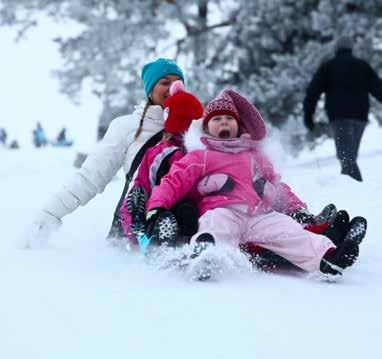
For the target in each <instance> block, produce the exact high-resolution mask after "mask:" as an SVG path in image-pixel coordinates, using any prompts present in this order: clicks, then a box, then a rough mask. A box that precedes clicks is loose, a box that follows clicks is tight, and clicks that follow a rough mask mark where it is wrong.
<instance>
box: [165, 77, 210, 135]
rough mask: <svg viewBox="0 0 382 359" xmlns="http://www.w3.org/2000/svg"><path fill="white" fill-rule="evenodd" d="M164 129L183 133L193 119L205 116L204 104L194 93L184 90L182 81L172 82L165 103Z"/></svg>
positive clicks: (173, 132) (169, 131)
mask: <svg viewBox="0 0 382 359" xmlns="http://www.w3.org/2000/svg"><path fill="white" fill-rule="evenodd" d="M163 107H164V115H165V122H164V129H165V131H166V132H168V133H172V134H174V135H176V134H179V133H182V132H184V131H186V130H187V129H188V127H189V126H190V124H191V122H192V120H196V119H199V118H201V117H202V116H203V106H202V104H201V103H200V101H199V100H198V99H197V98H196V97H195V96H194V95H192V94H190V93H188V92H186V91H184V86H183V83H182V81H180V80H178V81H175V82H173V83H172V85H171V87H170V96H169V97H167V99H166V100H165V102H164V104H163Z"/></svg>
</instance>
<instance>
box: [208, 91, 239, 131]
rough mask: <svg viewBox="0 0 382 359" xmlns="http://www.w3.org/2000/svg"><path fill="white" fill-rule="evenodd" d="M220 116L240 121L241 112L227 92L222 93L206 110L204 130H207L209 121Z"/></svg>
mask: <svg viewBox="0 0 382 359" xmlns="http://www.w3.org/2000/svg"><path fill="white" fill-rule="evenodd" d="M218 115H230V116H232V117H234V118H235V119H236V121H237V122H239V121H240V115H239V111H238V110H237V108H236V106H235V104H234V102H233V100H232V98H231V96H229V95H228V93H227V90H224V91H222V92H221V93H220V94H219V95H218V96H217V97H216V98H214V99H213V100H212V101H210V102H209V103H208V104H207V106H206V107H205V109H204V113H203V128H206V127H207V125H208V121H209V120H210V119H211V118H212V117H214V116H218Z"/></svg>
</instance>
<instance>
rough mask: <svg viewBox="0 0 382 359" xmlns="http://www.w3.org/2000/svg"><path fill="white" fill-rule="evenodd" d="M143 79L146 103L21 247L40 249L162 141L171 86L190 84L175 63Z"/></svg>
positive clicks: (150, 70)
mask: <svg viewBox="0 0 382 359" xmlns="http://www.w3.org/2000/svg"><path fill="white" fill-rule="evenodd" d="M141 77H142V80H143V85H144V91H145V94H146V99H145V102H144V103H142V104H141V105H140V106H137V108H136V109H135V110H134V112H133V113H131V114H130V115H126V116H120V117H118V118H116V119H115V120H113V121H112V123H111V125H110V127H109V128H108V130H107V132H106V134H105V136H104V138H103V139H102V141H100V142H99V143H98V144H97V146H96V148H95V149H94V151H93V152H92V153H90V154H89V156H88V157H87V159H86V160H85V162H84V163H83V165H82V166H81V168H80V169H79V170H78V171H77V173H76V174H75V175H74V176H73V178H72V179H71V180H70V181H69V182H67V183H66V184H65V186H63V187H62V189H61V190H60V191H58V192H57V193H56V194H55V195H54V196H52V198H51V199H50V200H49V201H48V202H47V203H46V204H45V205H44V206H43V208H42V209H41V211H40V212H39V214H38V215H37V216H36V218H35V219H34V221H33V222H32V223H31V225H30V227H29V228H27V230H26V232H25V234H24V236H22V238H21V239H20V242H19V245H20V246H22V247H35V246H39V245H41V243H43V242H45V241H46V240H47V239H48V238H49V236H50V235H51V234H52V232H53V231H54V230H55V229H57V228H58V227H59V226H60V225H61V224H62V221H61V219H62V218H63V217H64V216H66V215H68V214H69V213H71V212H73V211H74V210H76V209H77V208H78V207H79V206H84V205H86V204H87V203H88V202H89V201H90V200H91V199H92V198H94V197H95V196H96V195H97V194H98V193H102V192H103V191H104V189H105V187H106V186H107V185H108V184H109V183H110V181H111V180H112V178H113V177H114V176H115V175H116V173H117V172H118V170H119V169H120V168H121V167H123V170H124V172H125V174H127V175H129V174H130V172H131V170H132V169H131V167H134V166H133V165H134V163H136V162H137V163H138V164H139V162H140V161H137V160H135V161H134V159H136V158H137V159H138V160H139V156H140V155H141V156H142V157H143V154H144V150H147V148H148V147H149V146H153V145H155V144H156V143H158V142H159V141H160V140H161V138H162V133H163V128H164V117H163V107H162V106H163V103H164V101H165V100H166V98H167V97H168V96H169V95H170V93H169V89H170V86H171V84H172V83H173V82H174V81H176V80H182V81H184V77H183V72H182V70H181V69H180V67H179V66H178V65H177V64H176V63H175V62H174V61H172V60H168V59H163V58H160V59H157V60H156V61H153V62H150V63H148V64H146V65H145V66H144V67H143V68H142V74H141ZM127 177H128V176H127ZM125 187H126V186H125ZM121 202H122V201H121ZM118 207H119V206H118ZM116 213H119V208H117V210H116ZM117 220H118V218H116V217H115V221H117ZM115 223H117V222H115ZM113 224H114V222H113Z"/></svg>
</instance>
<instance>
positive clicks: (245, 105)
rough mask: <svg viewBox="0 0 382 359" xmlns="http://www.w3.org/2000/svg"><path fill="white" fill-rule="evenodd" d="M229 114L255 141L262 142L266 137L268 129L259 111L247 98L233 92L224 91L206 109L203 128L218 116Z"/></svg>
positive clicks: (242, 130)
mask: <svg viewBox="0 0 382 359" xmlns="http://www.w3.org/2000/svg"><path fill="white" fill-rule="evenodd" d="M219 114H220V115H222V114H229V115H231V116H233V117H234V118H235V119H236V120H237V121H238V123H239V128H240V130H241V132H247V133H249V134H250V136H251V138H252V139H253V140H255V141H261V140H262V139H264V137H265V135H266V132H267V131H266V128H265V123H264V120H263V118H262V117H261V115H260V113H259V111H257V109H256V107H255V106H253V105H252V104H251V103H250V102H248V100H247V99H246V98H244V97H243V96H241V95H240V94H238V93H237V92H235V91H233V90H228V89H226V90H223V91H222V92H221V93H220V94H219V95H218V96H217V97H216V98H215V99H213V100H212V101H210V102H209V103H208V104H207V106H206V107H205V109H204V114H203V128H206V127H207V124H208V121H209V120H210V119H211V118H212V117H213V116H216V115H219Z"/></svg>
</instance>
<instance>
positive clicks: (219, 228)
mask: <svg viewBox="0 0 382 359" xmlns="http://www.w3.org/2000/svg"><path fill="white" fill-rule="evenodd" d="M203 131H204V132H200V142H199V144H197V146H198V147H197V149H195V148H190V146H187V151H188V153H187V155H186V156H184V157H183V158H182V159H181V160H179V161H177V162H174V163H173V164H172V166H171V169H170V172H169V173H168V174H167V175H166V176H165V177H163V178H162V180H161V183H160V185H159V186H156V187H155V188H154V189H153V191H152V194H151V197H150V199H149V201H148V204H147V210H148V214H147V219H148V221H152V220H155V218H156V217H157V216H158V215H159V214H160V213H163V211H165V210H168V209H170V208H171V207H172V206H173V205H174V204H175V203H176V202H178V201H179V200H180V199H182V198H183V197H184V196H186V195H187V193H189V192H190V190H191V189H192V188H193V187H194V186H195V185H197V184H198V183H199V182H200V180H201V179H202V178H208V176H211V175H214V174H225V175H227V176H228V177H229V178H231V179H232V180H233V188H232V190H231V191H229V192H227V193H215V194H214V193H210V194H206V195H205V196H204V197H203V198H202V199H201V200H200V201H199V203H198V210H199V213H200V215H201V217H200V218H199V230H198V233H196V234H195V235H194V236H193V237H192V239H191V244H192V245H194V247H195V248H197V247H198V246H199V244H201V243H212V244H214V243H219V242H229V243H232V244H233V245H234V246H235V247H237V245H239V244H240V243H242V242H253V243H256V244H258V245H260V246H261V247H263V248H266V249H269V250H271V251H272V252H274V253H276V254H278V255H280V256H282V257H284V258H286V259H287V260H288V261H290V262H291V263H293V264H294V265H296V266H298V267H300V268H302V269H304V270H306V271H309V272H312V271H318V270H321V271H322V272H325V273H331V274H338V273H340V272H341V271H342V269H344V268H345V267H348V266H350V265H352V264H353V263H354V261H355V259H356V258H357V256H358V244H357V243H356V242H354V241H344V242H343V243H341V244H340V245H339V246H338V247H336V246H335V245H334V244H333V242H332V241H331V240H330V239H329V238H327V237H325V236H323V235H319V234H315V233H311V232H309V231H306V230H304V229H303V228H302V226H301V225H300V224H299V223H297V222H296V221H294V220H293V219H292V218H291V217H290V215H292V214H293V213H294V212H296V211H298V210H301V209H302V208H305V207H306V206H305V204H304V203H302V202H301V201H300V200H299V199H298V197H297V196H296V195H295V194H294V193H293V192H292V191H291V189H290V188H289V187H288V186H287V185H286V184H284V183H282V182H280V176H279V175H278V174H277V173H275V171H274V169H273V166H272V164H271V163H270V162H269V160H268V159H267V158H266V157H265V156H264V154H263V153H262V151H261V148H260V146H259V143H260V141H261V140H263V139H264V138H265V136H266V129H265V125H264V121H263V119H262V117H261V115H260V113H259V112H258V111H257V110H256V108H255V107H254V106H253V105H252V104H250V103H249V102H248V101H247V100H246V99H245V98H244V97H242V96H241V95H239V94H238V93H236V92H234V91H232V90H224V91H223V92H222V93H221V94H220V95H219V96H218V97H217V98H216V99H214V100H213V101H211V102H210V103H209V104H208V105H207V106H206V108H205V110H204V114H203ZM187 136H188V135H187ZM193 137H194V138H195V134H193ZM186 143H187V139H186ZM191 147H192V145H191Z"/></svg>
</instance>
